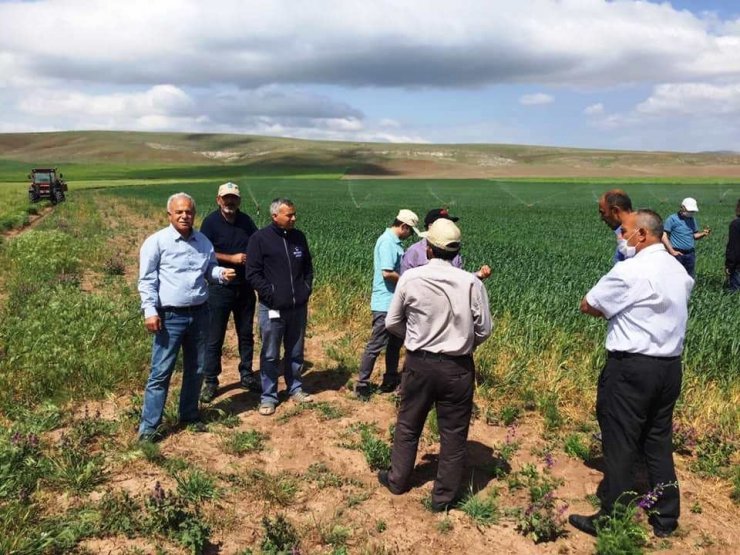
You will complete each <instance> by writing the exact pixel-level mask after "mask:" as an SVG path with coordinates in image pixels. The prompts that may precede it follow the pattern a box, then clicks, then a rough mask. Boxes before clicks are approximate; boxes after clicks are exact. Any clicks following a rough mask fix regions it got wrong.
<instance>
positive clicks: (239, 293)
mask: <svg viewBox="0 0 740 555" xmlns="http://www.w3.org/2000/svg"><path fill="white" fill-rule="evenodd" d="M216 203H217V204H218V210H215V211H213V212H211V213H210V214H209V215H208V216H206V218H205V219H204V220H203V224H202V225H201V227H200V231H201V233H202V234H203V235H205V236H206V237H208V239H209V240H210V241H211V243H213V248H214V250H215V251H216V259H217V260H218V262H219V264H221V265H222V266H224V267H225V268H233V269H234V270H235V272H236V278H235V279H234V280H232V281H231V282H230V283H226V284H220V283H212V284H210V286H209V290H208V308H209V311H210V313H211V325H210V326H209V330H208V343H207V346H206V360H205V368H204V384H203V391H202V392H201V395H200V400H201V401H203V402H204V403H210V402H211V401H213V398H214V397H215V396H216V393H217V391H218V376H219V374H221V350H222V348H223V346H224V337H225V336H226V326H227V324H228V323H229V315H230V314H233V315H234V326H235V327H236V336H237V342H238V345H239V375H240V377H241V378H240V383H241V386H242V387H244V388H246V389H250V390H252V391H256V392H259V391H260V390H261V388H260V381H259V378H258V377H257V376H255V375H254V374H253V373H252V356H253V354H254V336H253V334H252V329H253V321H254V307H255V296H254V290H253V289H252V288H251V287H250V286H249V285H248V284H247V281H246V279H245V277H244V267H245V265H246V262H247V244H248V243H249V238H250V237H251V236H252V234H253V233H255V232H256V231H257V226H256V225H254V222H253V221H252V218H250V217H249V216H248V215H247V214H245V213H244V212H241V211H240V210H239V206H240V204H241V196H240V194H239V186H238V185H236V184H235V183H231V182H229V183H224V184H223V185H221V186H220V187H219V188H218V194H217V196H216Z"/></svg>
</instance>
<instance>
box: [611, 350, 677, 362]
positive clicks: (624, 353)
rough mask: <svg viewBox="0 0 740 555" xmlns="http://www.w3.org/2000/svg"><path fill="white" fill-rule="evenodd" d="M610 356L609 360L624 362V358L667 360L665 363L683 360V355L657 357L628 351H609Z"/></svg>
mask: <svg viewBox="0 0 740 555" xmlns="http://www.w3.org/2000/svg"><path fill="white" fill-rule="evenodd" d="M607 352H608V353H609V354H608V355H607V356H608V357H609V358H616V359H618V360H622V359H623V358H645V359H650V360H665V361H669V362H670V361H672V360H681V355H678V356H675V357H655V356H652V355H643V354H642V353H628V352H627V351H607Z"/></svg>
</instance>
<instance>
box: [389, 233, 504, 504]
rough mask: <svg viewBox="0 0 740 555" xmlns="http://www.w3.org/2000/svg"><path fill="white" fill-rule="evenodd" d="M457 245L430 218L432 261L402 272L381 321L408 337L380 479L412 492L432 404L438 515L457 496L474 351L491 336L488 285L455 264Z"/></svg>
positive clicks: (455, 237)
mask: <svg viewBox="0 0 740 555" xmlns="http://www.w3.org/2000/svg"><path fill="white" fill-rule="evenodd" d="M460 245H461V243H460V230H459V229H458V228H457V226H456V225H455V224H454V223H453V222H452V221H450V220H447V219H439V220H437V221H436V222H434V223H433V224H432V225H431V226H430V227H429V232H428V234H427V257H428V258H429V263H428V264H426V265H424V266H419V267H417V268H411V269H410V270H408V271H406V272H404V273H403V275H402V276H401V279H400V280H399V282H398V285H397V287H396V292H395V294H394V296H393V300H392V301H391V306H390V309H389V310H388V314H387V316H386V318H385V325H386V327H387V328H388V331H389V332H391V333H392V334H394V335H397V336H398V337H403V338H405V340H404V345H405V346H406V360H405V362H404V369H403V372H402V373H401V406H400V407H399V411H398V422H397V423H396V432H395V435H394V439H393V451H392V453H391V468H390V470H388V471H385V470H381V471H380V472H379V473H378V480H379V481H380V483H381V484H383V485H384V486H385V487H386V488H388V490H390V492H391V493H394V494H396V495H399V494H402V493H404V492H405V491H407V490H408V489H409V479H410V478H411V473H412V471H413V470H414V463H415V461H416V451H417V447H418V445H419V436H420V435H421V432H422V430H423V429H424V422H425V421H426V417H427V414H428V413H429V411H430V409H431V408H432V406H435V407H436V408H437V421H438V423H439V436H440V443H441V447H440V453H439V464H438V466H437V478H436V480H435V481H434V489H433V490H432V510H433V511H437V512H441V511H445V510H447V509H448V508H450V507H451V506H453V505H454V504H455V502H456V500H457V497H458V492H459V489H460V485H461V484H460V482H461V481H462V473H463V469H464V468H465V443H466V441H467V437H468V428H469V426H470V414H471V411H472V408H473V382H474V373H475V366H474V364H473V351H474V349H475V348H476V347H477V346H478V345H480V344H481V343H483V342H484V341H485V340H486V339H487V338H488V337H489V336H490V335H491V311H490V309H489V307H488V294H487V293H486V288H485V287H484V286H483V284H482V282H481V280H480V279H478V278H477V277H476V276H475V275H474V274H471V273H469V272H466V271H464V270H461V269H460V268H455V267H454V266H453V265H452V260H453V259H454V258H455V256H457V254H458V253H459V251H460Z"/></svg>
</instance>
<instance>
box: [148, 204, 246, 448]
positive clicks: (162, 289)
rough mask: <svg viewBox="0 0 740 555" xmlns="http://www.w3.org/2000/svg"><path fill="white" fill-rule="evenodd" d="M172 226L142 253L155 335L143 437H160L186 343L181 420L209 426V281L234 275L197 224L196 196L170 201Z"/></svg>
mask: <svg viewBox="0 0 740 555" xmlns="http://www.w3.org/2000/svg"><path fill="white" fill-rule="evenodd" d="M167 214H168V218H169V221H170V225H169V226H168V227H166V228H164V229H161V230H159V231H158V232H156V233H154V234H153V235H151V236H149V237H148V238H147V239H146V240H145V241H144V244H143V245H142V247H141V252H140V256H139V294H140V295H141V309H142V311H143V312H144V325H145V326H146V329H147V331H149V332H150V333H152V334H154V340H153V343H152V359H151V372H150V374H149V379H148V381H147V384H146V388H145V390H144V406H143V409H142V413H141V424H140V425H139V440H140V441H154V440H156V439H158V437H159V435H158V430H157V428H158V427H159V425H160V423H161V422H162V413H163V412H164V405H165V402H166V401H167V393H168V390H169V385H170V378H171V377H172V371H173V370H174V368H175V361H176V360H177V353H178V351H179V350H180V347H182V352H183V376H182V389H181V390H180V410H179V414H180V422H182V423H187V424H191V425H192V426H193V428H194V429H196V430H197V431H204V430H205V426H204V425H203V423H202V422H201V421H200V416H199V413H198V396H199V395H200V387H201V383H202V379H203V363H204V360H205V347H206V336H207V329H208V322H209V318H208V304H207V302H206V301H207V300H208V284H207V280H208V281H213V282H221V283H225V282H228V281H231V280H232V279H234V276H235V272H234V270H233V269H231V268H221V267H219V266H218V265H217V262H216V255H215V253H214V251H213V245H212V244H211V242H210V241H209V240H208V239H207V238H206V236H205V235H203V234H202V233H200V232H198V231H195V230H194V229H193V220H194V219H195V201H194V200H193V199H192V198H191V197H190V196H189V195H186V194H185V193H177V194H174V195H172V196H171V197H170V198H169V199H168V201H167Z"/></svg>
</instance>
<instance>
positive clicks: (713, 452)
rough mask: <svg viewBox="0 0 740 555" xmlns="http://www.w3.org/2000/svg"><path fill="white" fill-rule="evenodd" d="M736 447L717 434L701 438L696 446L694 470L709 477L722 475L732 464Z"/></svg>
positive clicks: (692, 466) (692, 465)
mask: <svg viewBox="0 0 740 555" xmlns="http://www.w3.org/2000/svg"><path fill="white" fill-rule="evenodd" d="M735 450H736V447H735V445H734V443H732V442H731V441H727V440H725V439H724V438H723V437H721V436H720V435H719V434H717V433H710V434H707V435H705V436H704V437H702V438H700V439H699V440H698V442H697V444H696V460H695V461H694V462H693V463H692V464H691V468H692V470H694V471H696V472H699V473H701V474H704V475H707V476H720V475H722V474H723V473H724V472H725V470H726V469H727V467H728V466H729V464H730V459H731V458H732V455H733V454H734V453H735Z"/></svg>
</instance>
